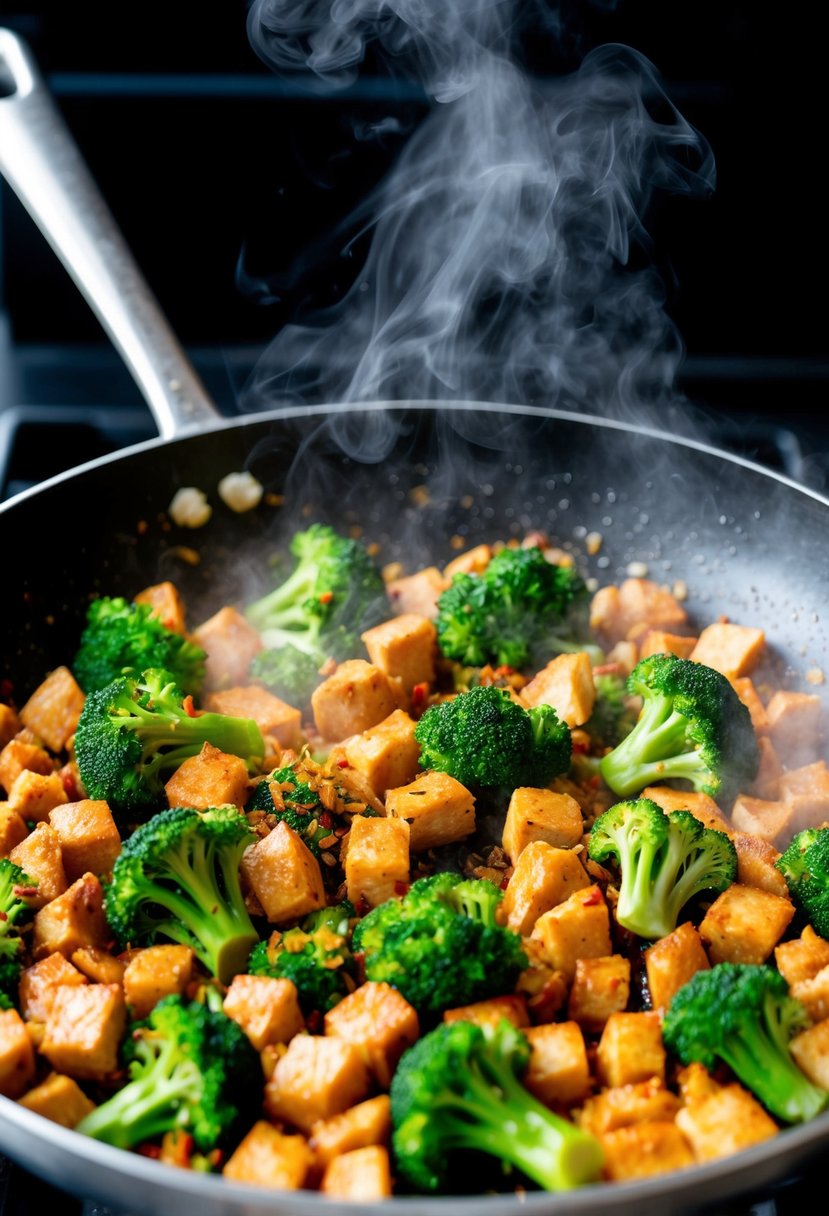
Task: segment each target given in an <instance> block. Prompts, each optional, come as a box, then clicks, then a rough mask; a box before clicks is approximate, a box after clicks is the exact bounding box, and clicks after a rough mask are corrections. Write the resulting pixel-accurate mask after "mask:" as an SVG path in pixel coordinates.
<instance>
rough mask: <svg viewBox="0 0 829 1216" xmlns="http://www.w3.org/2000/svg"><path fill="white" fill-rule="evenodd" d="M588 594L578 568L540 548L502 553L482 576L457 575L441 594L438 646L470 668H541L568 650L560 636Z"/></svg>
mask: <svg viewBox="0 0 829 1216" xmlns="http://www.w3.org/2000/svg"><path fill="white" fill-rule="evenodd" d="M585 594H586V588H585V584H584V581H583V580H582V578H581V576H580V575H579V574H578V573H577V572H576V570H575V569H574V568H573V567H571V566H557V565H554V564H553V563H552V562H548V561H547V559H546V558H545V556H544V554H543V553H542V552H541V550H540V549H538V548H530V549H509V548H507V549H502V550H501V552H500V553H497V554H496V555H495V557H493V558H492V560H491V562H490V563H489V565H488V566H487V567H486V569H485V570H484V571H482V573H480V574H457V575H455V577H454V578H453V580H452V584H451V586H450V587H448V588H447V590H446V591H444V592H443V594H442V595H441V596H440V598H439V599H438V615H437V620H436V622H435V624H436V627H437V632H438V645H439V646H440V649H441V651H442V652H443V654H444V655H445V656H446V658H448V659H455V660H457V661H458V662H459V663H463V664H464V665H465V666H467V667H482V666H483V665H484V664H486V663H495V664H496V665H499V666H507V667H516V668H522V667H526V666H528V665H529V664H530V663H536V664H537V663H538V662H539V661H540V660H541V659H542V658H544V657H546V656H549V655H551V654H554V653H556V651H561V650H564V649H567V648H568V647H567V643H566V642H563V641H561V640H560V639H559V638H557V637H556V634H557V633H560V632H562V631H563V630H565V631H566V628H567V624H568V618H569V616H570V614H571V611H572V609H573V608H574V606H575V605H577V604H578V603H579V601H581V600H583V599H584V597H585ZM580 648H581V647H580Z"/></svg>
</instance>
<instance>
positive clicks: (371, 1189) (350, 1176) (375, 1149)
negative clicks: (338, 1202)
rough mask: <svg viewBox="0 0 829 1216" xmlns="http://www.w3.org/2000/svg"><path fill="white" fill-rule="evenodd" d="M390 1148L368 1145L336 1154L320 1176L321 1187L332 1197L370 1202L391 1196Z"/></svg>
mask: <svg viewBox="0 0 829 1216" xmlns="http://www.w3.org/2000/svg"><path fill="white" fill-rule="evenodd" d="M391 1186H392V1179H391V1163H390V1161H389V1150H388V1149H387V1148H385V1146H384V1145H382V1144H369V1145H367V1146H366V1147H365V1148H355V1149H353V1150H352V1151H351V1152H350V1153H343V1155H342V1156H341V1157H335V1158H334V1160H333V1161H332V1162H331V1163H330V1164H329V1165H328V1167H327V1168H326V1171H325V1173H324V1174H323V1176H322V1182H321V1183H320V1190H321V1191H322V1193H323V1195H328V1196H329V1198H331V1199H345V1200H347V1201H351V1202H355V1203H360V1202H361V1203H373V1202H375V1201H376V1200H378V1199H387V1198H388V1197H389V1196H390V1195H391Z"/></svg>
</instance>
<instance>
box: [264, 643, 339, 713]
mask: <svg viewBox="0 0 829 1216" xmlns="http://www.w3.org/2000/svg"><path fill="white" fill-rule="evenodd" d="M249 674H250V677H251V679H253V680H258V681H259V682H260V683H261V684H264V685H265V687H266V688H267V689H269V690H270V692H272V693H273V694H274V695H275V696H277V697H281V699H282V700H283V701H287V702H288V703H289V704H290V705H296V706H299V707H301V708H304V707H306V706H308V705H309V704H310V701H311V694H312V693H313V691H314V689H315V688H316V687H317V685H318V684H319V683H320V681H321V680H322V678H323V677H322V676H321V675H320V665H319V662H318V660H317V658H316V657H314V656H313V655H309V654H306V653H305V651H304V650H299V649H298V648H297V647H296V646H291V645H288V644H286V645H283V646H280V647H278V648H277V649H275V650H260V651H259V653H258V654H257V655H254V657H253V660H252V661H251V665H250V669H249Z"/></svg>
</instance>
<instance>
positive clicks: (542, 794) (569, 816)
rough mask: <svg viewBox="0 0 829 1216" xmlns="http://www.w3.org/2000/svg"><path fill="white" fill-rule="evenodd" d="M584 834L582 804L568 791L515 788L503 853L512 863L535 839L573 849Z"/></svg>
mask: <svg viewBox="0 0 829 1216" xmlns="http://www.w3.org/2000/svg"><path fill="white" fill-rule="evenodd" d="M583 835H584V816H583V815H582V811H581V807H580V806H579V804H578V802H576V800H575V798H571V797H570V795H569V794H559V793H556V792H555V791H553V790H546V789H535V788H534V787H532V786H519V787H518V789H516V790H513V792H512V796H511V798H510V800H509V807H508V808H507V817H506V819H505V820H504V831H503V834H502V837H501V844H502V845H503V848H504V852H505V853H506V855H507V857H509V859H510V860H511V861H512V862H516V861H517V860H518V858H519V857H520V856H521V854H522V853H523V851H524V849H525V848H526V847H527V845H528V844H531V843H532V841H534V840H546V841H547V844H551V845H553V846H554V847H555V848H557V849H572V848H575V846H576V845H577V844H579V842H580V841H581V838H582V836H583Z"/></svg>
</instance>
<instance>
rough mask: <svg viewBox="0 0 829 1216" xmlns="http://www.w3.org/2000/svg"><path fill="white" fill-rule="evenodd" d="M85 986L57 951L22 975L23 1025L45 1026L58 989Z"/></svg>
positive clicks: (28, 968)
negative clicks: (27, 1022)
mask: <svg viewBox="0 0 829 1216" xmlns="http://www.w3.org/2000/svg"><path fill="white" fill-rule="evenodd" d="M88 982H89V981H88V979H87V977H86V976H85V975H84V974H83V973H82V972H81V971H79V970H78V968H77V967H75V966H74V965H73V964H72V963H70V962H69V960H68V959H67V958H64V956H63V955H62V954H58V953H57V951H56V952H55V953H54V954H50V955H48V956H47V957H46V958H42V959H41V960H40V962H38V963H33V964H32V966H31V967H24V969H23V971H21V973H20V985H19V994H20V1012H21V1013H22V1014H23V1017H24V1018H25V1019H26V1021H34V1022H45V1021H46V1018H47V1017H48V1016H49V1010H50V1009H51V1008H52V1001H53V1000H54V996H55V993H56V992H57V990H58V989H59V988H61V987H75V988H79V987H81V986H82V985H83V984H87V983H88Z"/></svg>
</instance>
